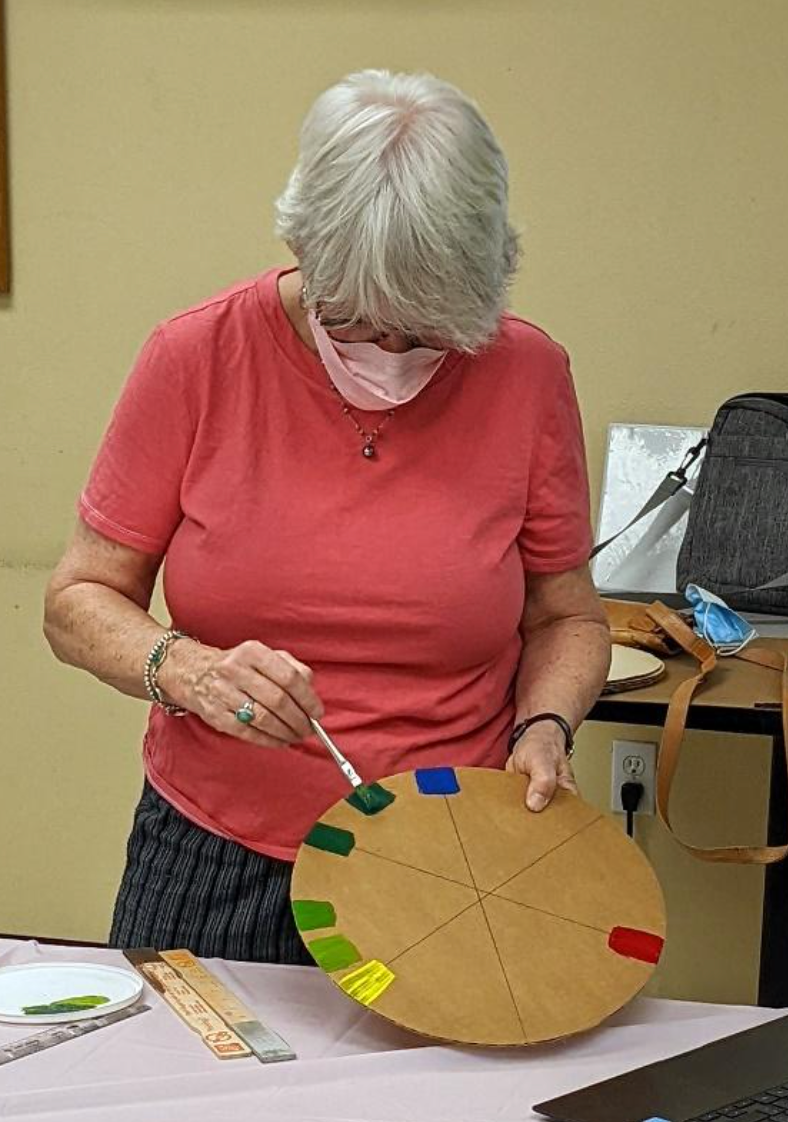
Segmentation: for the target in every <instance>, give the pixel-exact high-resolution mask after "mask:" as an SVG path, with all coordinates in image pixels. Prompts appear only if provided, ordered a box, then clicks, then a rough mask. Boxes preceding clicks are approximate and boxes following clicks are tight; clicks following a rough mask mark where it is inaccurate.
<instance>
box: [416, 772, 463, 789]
mask: <svg viewBox="0 0 788 1122" xmlns="http://www.w3.org/2000/svg"><path fill="white" fill-rule="evenodd" d="M416 786H417V787H418V789H419V791H420V792H421V793H422V795H456V794H457V793H458V791H459V790H460V785H459V783H458V782H457V776H456V775H455V773H454V768H453V767H422V768H418V769H417V771H416Z"/></svg>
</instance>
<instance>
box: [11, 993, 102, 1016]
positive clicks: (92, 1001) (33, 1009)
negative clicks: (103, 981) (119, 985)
mask: <svg viewBox="0 0 788 1122" xmlns="http://www.w3.org/2000/svg"><path fill="white" fill-rule="evenodd" d="M108 1001H109V998H108V997H103V996H102V995H101V994H95V993H90V994H85V995H84V996H83V997H61V998H60V1000H59V1001H50V1003H49V1005H23V1006H22V1012H23V1013H25V1014H26V1015H27V1016H28V1017H43V1016H47V1017H51V1016H52V1014H53V1013H81V1012H82V1010H83V1009H95V1008H96V1006H97V1005H105V1004H106V1003H107V1002H108Z"/></svg>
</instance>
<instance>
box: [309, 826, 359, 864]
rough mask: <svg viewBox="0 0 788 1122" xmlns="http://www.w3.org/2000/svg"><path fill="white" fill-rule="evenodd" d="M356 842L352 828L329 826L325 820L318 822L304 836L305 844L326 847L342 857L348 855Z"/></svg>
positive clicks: (320, 847) (317, 847)
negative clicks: (342, 828)
mask: <svg viewBox="0 0 788 1122" xmlns="http://www.w3.org/2000/svg"><path fill="white" fill-rule="evenodd" d="M355 844H356V839H355V837H354V836H353V834H352V833H351V832H350V830H340V828H339V827H338V826H327V825H326V824H325V822H316V823H315V824H314V826H313V827H312V829H311V830H310V831H309V833H308V834H307V836H306V837H305V838H304V845H311V846H314V848H315V849H325V850H327V851H328V852H329V853H338V854H339V856H340V857H347V855H348V854H349V853H350V851H351V850H352V848H353V846H354V845H355Z"/></svg>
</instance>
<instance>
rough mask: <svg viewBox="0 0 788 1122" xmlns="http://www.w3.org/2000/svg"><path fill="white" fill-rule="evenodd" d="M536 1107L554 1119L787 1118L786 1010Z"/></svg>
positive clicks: (778, 1121) (774, 1121) (692, 1121)
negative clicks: (666, 1058) (686, 1050)
mask: <svg viewBox="0 0 788 1122" xmlns="http://www.w3.org/2000/svg"><path fill="white" fill-rule="evenodd" d="M532 1109H533V1110H534V1112H535V1113H536V1114H541V1115H543V1116H544V1117H545V1118H549V1119H551V1120H552V1122H728V1120H729V1119H731V1120H734V1119H735V1120H736V1122H788V1016H785V1017H780V1018H778V1019H777V1020H774V1021H769V1022H768V1023H767V1024H765V1025H759V1026H758V1027H757V1028H753V1029H747V1030H746V1031H745V1032H739V1033H736V1034H735V1035H734V1036H727V1037H724V1038H723V1039H722V1040H716V1041H714V1042H713V1043H711V1044H704V1045H703V1047H701V1048H695V1049H693V1050H692V1051H691V1052H684V1053H683V1054H682V1055H679V1056H674V1057H672V1058H671V1059H669V1060H660V1061H659V1062H658V1063H654V1064H649V1065H648V1067H642V1068H638V1069H637V1070H636V1071H630V1072H627V1073H626V1074H625V1075H619V1076H616V1078H615V1079H606V1080H605V1081H604V1082H603V1083H596V1084H594V1086H592V1087H586V1088H585V1089H583V1090H580V1091H574V1092H572V1093H571V1094H569V1095H562V1096H561V1097H560V1098H557V1099H551V1100H550V1101H549V1102H543V1103H537V1104H536V1105H535V1106H534V1107H533V1108H532Z"/></svg>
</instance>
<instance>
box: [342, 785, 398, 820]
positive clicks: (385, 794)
mask: <svg viewBox="0 0 788 1122" xmlns="http://www.w3.org/2000/svg"><path fill="white" fill-rule="evenodd" d="M396 797H397V796H396V795H395V794H394V793H393V792H392V791H387V790H386V788H385V787H381V785H380V784H379V783H365V784H364V785H363V786H362V787H356V789H355V791H354V792H353V794H352V795H348V797H347V799H346V800H345V801H346V802H349V803H350V805H351V806H354V807H355V808H356V810H360V811H361V813H362V814H380V812H381V810H385V809H386V807H387V806H390V805H391V803H393V802H394V800H395V799H396Z"/></svg>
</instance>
